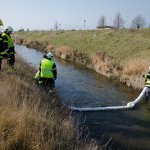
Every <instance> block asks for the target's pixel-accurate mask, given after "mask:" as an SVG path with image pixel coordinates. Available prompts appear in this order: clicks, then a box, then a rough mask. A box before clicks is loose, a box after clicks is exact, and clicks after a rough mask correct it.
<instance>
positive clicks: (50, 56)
mask: <svg viewBox="0 0 150 150" xmlns="http://www.w3.org/2000/svg"><path fill="white" fill-rule="evenodd" d="M46 57H47V58H48V59H53V57H54V55H53V54H52V53H51V52H49V53H47V54H46Z"/></svg>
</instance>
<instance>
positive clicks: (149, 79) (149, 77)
mask: <svg viewBox="0 0 150 150" xmlns="http://www.w3.org/2000/svg"><path fill="white" fill-rule="evenodd" d="M145 86H149V87H150V74H149V73H148V74H147V75H146V81H145Z"/></svg>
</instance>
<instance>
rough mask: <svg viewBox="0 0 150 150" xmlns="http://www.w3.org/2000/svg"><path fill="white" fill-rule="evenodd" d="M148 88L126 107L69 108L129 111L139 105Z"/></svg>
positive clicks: (70, 107)
mask: <svg viewBox="0 0 150 150" xmlns="http://www.w3.org/2000/svg"><path fill="white" fill-rule="evenodd" d="M148 90H149V88H148V87H144V88H143V90H142V92H141V93H140V95H139V96H138V97H137V98H136V99H135V100H134V101H132V102H129V103H127V105H124V106H108V107H94V108H93V107H87V108H86V107H85V108H84V107H83V108H80V107H72V106H67V107H68V108H69V109H71V110H74V111H101V110H119V109H120V110H121V109H129V108H133V107H135V105H136V104H137V103H139V102H140V101H141V100H142V99H143V98H144V97H145V94H146V91H148Z"/></svg>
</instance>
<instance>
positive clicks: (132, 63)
mask: <svg viewBox="0 0 150 150" xmlns="http://www.w3.org/2000/svg"><path fill="white" fill-rule="evenodd" d="M148 66H149V61H146V60H143V59H136V58H134V59H130V60H129V61H127V62H126V63H125V64H124V66H123V71H122V75H121V78H120V80H121V81H122V82H125V83H126V84H127V85H128V86H133V87H134V88H143V86H144V78H143V77H142V75H145V74H146V72H147V70H148Z"/></svg>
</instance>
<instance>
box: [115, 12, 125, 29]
mask: <svg viewBox="0 0 150 150" xmlns="http://www.w3.org/2000/svg"><path fill="white" fill-rule="evenodd" d="M113 24H114V27H116V28H118V29H119V28H121V27H123V25H124V24H125V22H124V20H123V18H122V16H121V13H120V12H118V13H117V14H116V16H115V19H114V23H113Z"/></svg>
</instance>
